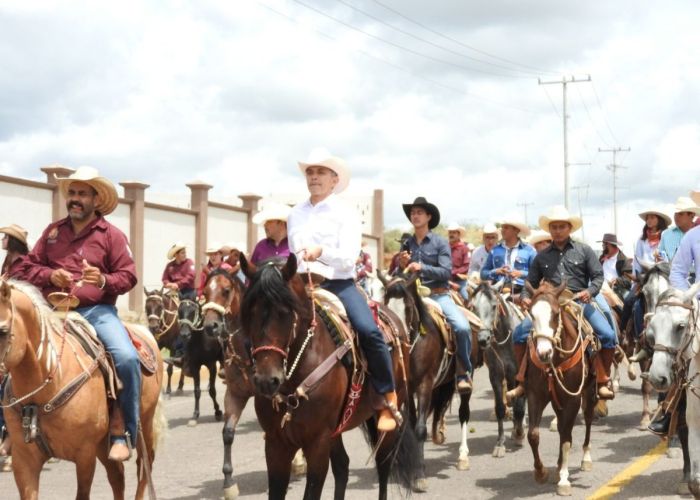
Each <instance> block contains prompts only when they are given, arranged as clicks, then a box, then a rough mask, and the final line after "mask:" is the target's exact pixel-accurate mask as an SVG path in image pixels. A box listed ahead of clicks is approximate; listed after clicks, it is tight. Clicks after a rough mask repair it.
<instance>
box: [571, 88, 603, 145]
mask: <svg viewBox="0 0 700 500" xmlns="http://www.w3.org/2000/svg"><path fill="white" fill-rule="evenodd" d="M576 91H577V92H578V96H579V98H580V99H581V104H583V109H585V110H586V115H587V116H588V120H589V121H590V122H591V125H593V130H595V133H596V135H597V136H598V138H599V139H600V140H601V142H602V143H603V144H605V145H606V146H610V144H608V141H606V140H605V138H604V137H603V136H602V135H601V134H600V132H599V131H598V127H596V125H595V122H594V121H593V117H592V116H591V113H590V111H588V106H586V101H585V100H584V99H583V94H582V93H581V89H579V88H578V87H576Z"/></svg>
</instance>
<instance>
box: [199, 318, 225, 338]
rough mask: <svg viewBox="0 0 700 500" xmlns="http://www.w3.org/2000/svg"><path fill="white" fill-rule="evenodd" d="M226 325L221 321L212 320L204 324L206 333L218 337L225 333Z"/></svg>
mask: <svg viewBox="0 0 700 500" xmlns="http://www.w3.org/2000/svg"><path fill="white" fill-rule="evenodd" d="M223 329H224V325H223V323H221V322H220V321H212V322H211V323H206V324H205V325H204V333H206V334H207V335H208V336H210V337H212V338H218V337H220V336H221V335H222V334H223Z"/></svg>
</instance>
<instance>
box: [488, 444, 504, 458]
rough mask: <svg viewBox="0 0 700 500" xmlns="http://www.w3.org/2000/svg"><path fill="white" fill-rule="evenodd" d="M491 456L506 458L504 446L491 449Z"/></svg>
mask: <svg viewBox="0 0 700 500" xmlns="http://www.w3.org/2000/svg"><path fill="white" fill-rule="evenodd" d="M491 456H492V457H494V458H503V457H505V456H506V447H505V446H496V447H495V448H494V449H493V453H491Z"/></svg>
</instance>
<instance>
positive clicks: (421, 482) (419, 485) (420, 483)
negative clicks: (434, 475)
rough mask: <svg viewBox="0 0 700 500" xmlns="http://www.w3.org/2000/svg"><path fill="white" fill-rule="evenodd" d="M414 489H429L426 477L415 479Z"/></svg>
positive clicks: (416, 490)
mask: <svg viewBox="0 0 700 500" xmlns="http://www.w3.org/2000/svg"><path fill="white" fill-rule="evenodd" d="M412 489H413V491H414V492H415V493H425V492H427V491H428V480H427V479H425V478H424V477H422V478H420V479H416V480H415V481H413V488H412Z"/></svg>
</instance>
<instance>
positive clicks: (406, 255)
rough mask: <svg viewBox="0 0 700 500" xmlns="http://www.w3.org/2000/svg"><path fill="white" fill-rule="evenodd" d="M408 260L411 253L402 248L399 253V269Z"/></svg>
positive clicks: (402, 267) (404, 265) (403, 266)
mask: <svg viewBox="0 0 700 500" xmlns="http://www.w3.org/2000/svg"><path fill="white" fill-rule="evenodd" d="M410 261H411V254H410V253H408V252H407V251H406V250H404V251H403V252H401V253H400V254H399V267H400V268H401V269H404V268H405V267H406V266H407V265H408V263H409V262H410Z"/></svg>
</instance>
